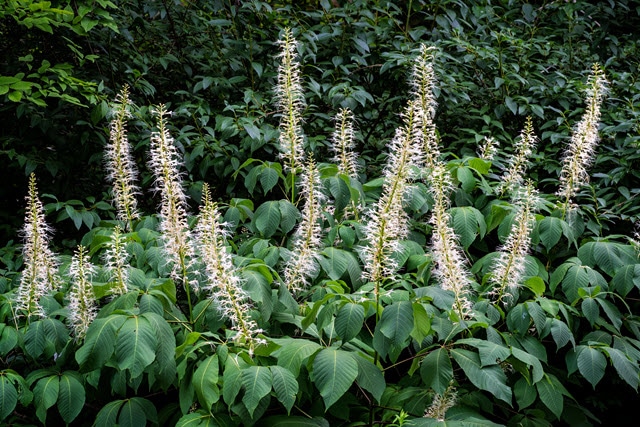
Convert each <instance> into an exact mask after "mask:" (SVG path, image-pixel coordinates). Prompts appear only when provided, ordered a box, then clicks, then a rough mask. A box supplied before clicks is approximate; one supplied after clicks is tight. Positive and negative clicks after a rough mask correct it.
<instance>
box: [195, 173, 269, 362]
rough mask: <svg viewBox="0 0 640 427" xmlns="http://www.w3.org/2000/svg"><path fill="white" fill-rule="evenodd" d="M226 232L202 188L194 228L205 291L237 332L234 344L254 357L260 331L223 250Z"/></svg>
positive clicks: (204, 187)
mask: <svg viewBox="0 0 640 427" xmlns="http://www.w3.org/2000/svg"><path fill="white" fill-rule="evenodd" d="M228 236H229V231H228V229H227V227H226V224H224V223H223V222H222V219H221V216H220V212H219V211H218V207H217V205H216V204H215V203H213V202H212V201H211V196H210V194H209V188H208V186H207V185H206V184H205V185H204V186H203V205H202V207H201V210H200V215H199V216H198V223H197V225H196V228H195V241H196V243H197V247H198V249H199V254H200V257H201V259H202V262H203V264H204V269H205V275H206V278H207V281H206V284H205V286H204V289H205V290H207V291H208V292H209V293H210V295H211V298H212V300H213V301H214V302H215V304H216V307H217V308H218V310H219V311H220V312H221V313H222V315H223V316H224V317H225V318H227V319H229V320H231V324H232V328H233V330H234V331H236V335H235V337H234V339H235V341H236V342H238V343H240V344H242V345H247V346H248V347H249V353H250V354H253V350H254V348H255V346H256V345H258V344H262V343H264V340H261V339H259V338H257V335H258V334H259V333H261V332H262V330H261V329H259V328H258V325H257V324H256V322H255V321H254V320H252V319H250V318H249V310H250V309H251V304H250V303H249V301H248V299H249V298H248V295H247V294H246V292H245V291H244V290H243V289H242V286H241V280H240V276H239V274H238V271H237V269H236V268H235V266H234V265H233V261H232V259H231V254H230V253H229V252H228V251H227V248H226V239H227V237H228Z"/></svg>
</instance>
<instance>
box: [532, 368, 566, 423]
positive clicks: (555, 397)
mask: <svg viewBox="0 0 640 427" xmlns="http://www.w3.org/2000/svg"><path fill="white" fill-rule="evenodd" d="M536 389H537V390H538V395H539V396H540V400H541V401H542V403H544V405H545V406H546V407H547V408H549V410H550V411H551V412H552V413H553V414H554V415H555V416H556V418H558V419H560V415H562V408H563V407H564V397H563V396H562V393H561V392H560V390H558V389H557V388H556V387H555V385H554V384H553V383H552V382H551V380H550V379H549V378H548V377H547V378H544V379H543V380H542V381H538V382H537V383H536Z"/></svg>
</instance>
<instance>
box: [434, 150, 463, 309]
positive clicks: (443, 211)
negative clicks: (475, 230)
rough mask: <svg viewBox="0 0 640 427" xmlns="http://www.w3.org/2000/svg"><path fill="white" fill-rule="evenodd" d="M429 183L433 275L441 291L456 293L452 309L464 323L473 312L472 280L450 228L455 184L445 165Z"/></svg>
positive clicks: (439, 163)
mask: <svg viewBox="0 0 640 427" xmlns="http://www.w3.org/2000/svg"><path fill="white" fill-rule="evenodd" d="M430 184H431V185H430V192H431V195H432V196H433V200H434V205H433V211H432V216H431V224H432V226H433V231H432V233H433V235H432V237H431V246H432V248H431V252H432V256H433V262H434V268H433V274H434V276H435V277H436V279H437V280H438V281H439V282H440V287H442V289H445V290H448V291H452V292H453V294H454V306H453V310H454V311H455V313H456V314H457V316H458V318H459V319H461V320H462V319H465V318H468V317H469V316H470V312H471V302H470V301H469V299H468V296H469V293H470V286H471V279H470V275H469V271H468V269H467V266H466V260H465V256H464V253H463V252H462V249H461V248H460V244H459V243H458V237H457V235H456V233H455V231H454V230H453V228H452V227H451V215H450V214H449V210H448V209H449V195H450V193H451V190H452V189H453V184H452V182H451V177H450V176H449V172H448V171H447V168H446V166H445V165H444V163H442V162H437V163H436V164H435V166H434V168H433V169H432V171H431V175H430Z"/></svg>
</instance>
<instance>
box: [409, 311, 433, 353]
mask: <svg viewBox="0 0 640 427" xmlns="http://www.w3.org/2000/svg"><path fill="white" fill-rule="evenodd" d="M412 307H413V329H412V330H411V338H413V339H414V340H416V341H417V342H419V343H421V342H422V341H423V340H424V339H425V338H426V337H427V335H428V334H429V332H431V317H430V316H429V314H427V310H426V309H425V308H424V306H423V305H422V304H421V303H417V302H414V303H413V304H412Z"/></svg>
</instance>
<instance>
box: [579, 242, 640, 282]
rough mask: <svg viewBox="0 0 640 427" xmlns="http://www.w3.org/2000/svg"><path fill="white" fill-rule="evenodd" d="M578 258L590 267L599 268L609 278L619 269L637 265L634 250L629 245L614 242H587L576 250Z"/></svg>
mask: <svg viewBox="0 0 640 427" xmlns="http://www.w3.org/2000/svg"><path fill="white" fill-rule="evenodd" d="M578 258H580V259H581V260H582V262H584V263H585V264H586V265H588V266H590V267H596V266H597V267H600V268H601V269H602V270H603V271H604V272H605V273H607V274H608V275H609V276H613V275H614V274H615V273H616V270H618V269H619V268H621V267H623V266H625V265H630V264H635V263H637V260H638V259H637V257H636V254H635V250H634V248H633V247H632V246H630V245H623V244H620V243H616V242H588V243H585V244H584V245H582V246H581V247H580V249H579V250H578Z"/></svg>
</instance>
